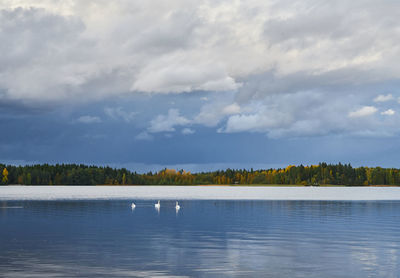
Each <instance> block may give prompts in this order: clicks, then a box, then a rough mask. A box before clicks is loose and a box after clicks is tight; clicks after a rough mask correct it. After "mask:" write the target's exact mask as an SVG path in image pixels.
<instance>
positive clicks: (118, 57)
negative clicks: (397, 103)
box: [0, 0, 400, 102]
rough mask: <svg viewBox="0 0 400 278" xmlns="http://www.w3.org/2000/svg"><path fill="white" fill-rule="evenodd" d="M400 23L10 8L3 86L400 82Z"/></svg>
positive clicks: (237, 10) (193, 6)
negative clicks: (299, 76) (254, 79)
mask: <svg viewBox="0 0 400 278" xmlns="http://www.w3.org/2000/svg"><path fill="white" fill-rule="evenodd" d="M397 19H398V14H397V4H396V3H395V2H390V1H386V2H384V3H381V2H376V1H367V2H363V3H362V5H361V1H360V0H358V1H347V0H338V1H335V3H328V4H326V5H317V6H316V5H314V1H313V0H305V1H304V0H294V1H287V0H284V1H279V2H271V1H262V0H252V1H246V2H241V1H233V2H232V1H227V0H221V1H207V0H196V1H195V0H171V1H168V3H166V2H165V1H161V0H150V1H144V2H143V1H142V2H138V1H126V0H115V1H105V0H100V1H99V0H96V1H95V0H86V1H79V0H67V1H61V2H60V1H51V0H38V1H32V0H18V1H11V0H5V1H1V2H0V26H2V28H1V30H0V41H1V42H2V43H1V45H0V51H1V53H2V55H1V57H0V65H1V67H0V89H1V91H4V92H5V93H4V94H3V95H2V98H7V99H14V100H15V99H16V100H21V101H31V102H35V101H36V102H37V101H48V100H53V101H54V100H56V101H57V100H58V101H60V100H67V99H68V100H74V99H75V100H77V101H82V100H85V99H103V98H106V97H111V96H115V95H124V94H126V93H127V92H129V91H130V90H133V91H145V92H154V93H167V92H176V93H180V92H190V91H197V90H206V91H226V90H237V89H239V87H240V85H241V84H242V83H246V82H248V81H249V77H250V76H252V75H255V74H260V73H263V72H273V73H274V76H275V77H277V78H283V79H285V78H288V76H290V75H292V74H296V73H304V74H305V78H306V79H307V78H315V77H316V76H319V77H321V76H322V77H323V76H326V75H327V74H330V73H332V72H335V73H337V74H336V76H333V75H331V78H330V79H329V80H327V81H326V82H327V83H326V84H325V85H327V84H329V85H334V84H336V85H339V86H340V85H346V84H361V83H369V82H379V81H385V80H388V79H397V78H400V65H399V64H398V63H396V61H397V57H398V56H399V54H400V50H399V49H398V47H397V45H398V44H399V42H400V41H399V39H398V38H399V37H400V36H399V33H400V30H399V29H398V28H396V25H395V24H391V23H390V22H396V21H397ZM126 26H130V28H126ZM316 57H317V58H316ZM371 76H373V78H371ZM288 81H290V80H288ZM268 86H274V84H273V82H272V83H271V84H269V85H268ZM312 86H313V84H309V88H312ZM264 89H266V88H260V91H259V92H258V93H257V94H266V93H267V92H268V90H264Z"/></svg>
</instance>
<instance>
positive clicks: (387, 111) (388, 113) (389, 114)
mask: <svg viewBox="0 0 400 278" xmlns="http://www.w3.org/2000/svg"><path fill="white" fill-rule="evenodd" d="M395 113H396V112H395V111H394V110H393V109H388V110H386V111H383V112H381V115H386V116H393V115H394V114H395Z"/></svg>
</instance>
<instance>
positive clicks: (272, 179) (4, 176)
mask: <svg viewBox="0 0 400 278" xmlns="http://www.w3.org/2000/svg"><path fill="white" fill-rule="evenodd" d="M0 174H1V179H0V184H2V185H8V184H23V185H200V184H204V185H208V184H227V185H228V184H244V185H246V184H247V185H249V184H277V185H290V184H292V185H304V186H307V185H314V186H318V185H328V184H330V185H347V186H368V185H400V169H395V168H381V167H358V168H353V167H352V166H351V165H350V164H341V163H339V164H327V163H319V164H318V165H311V166H303V165H299V166H294V165H290V166H288V167H286V168H279V169H266V170H253V169H251V170H245V169H242V170H233V169H226V170H223V171H213V172H200V173H190V172H186V171H184V170H180V171H176V170H174V169H163V170H161V171H158V172H148V173H144V174H139V173H137V172H134V171H129V170H127V169H125V168H122V169H115V168H111V167H99V166H88V165H83V164H79V165H78V164H56V165H49V164H41V165H39V164H38V165H27V166H13V165H4V164H0Z"/></svg>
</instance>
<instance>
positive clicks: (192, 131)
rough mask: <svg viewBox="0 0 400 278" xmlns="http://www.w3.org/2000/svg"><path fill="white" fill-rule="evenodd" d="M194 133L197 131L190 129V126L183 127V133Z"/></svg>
mask: <svg viewBox="0 0 400 278" xmlns="http://www.w3.org/2000/svg"><path fill="white" fill-rule="evenodd" d="M194 133H195V131H194V130H193V129H190V128H184V129H182V134H183V135H191V134H194Z"/></svg>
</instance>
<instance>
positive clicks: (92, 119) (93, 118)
mask: <svg viewBox="0 0 400 278" xmlns="http://www.w3.org/2000/svg"><path fill="white" fill-rule="evenodd" d="M77 121H78V122H80V123H84V124H93V123H101V119H100V118H99V117H96V116H90V115H86V116H81V117H79V118H78V120H77Z"/></svg>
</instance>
